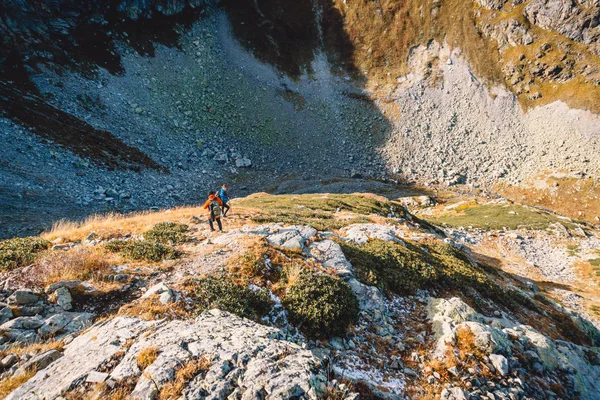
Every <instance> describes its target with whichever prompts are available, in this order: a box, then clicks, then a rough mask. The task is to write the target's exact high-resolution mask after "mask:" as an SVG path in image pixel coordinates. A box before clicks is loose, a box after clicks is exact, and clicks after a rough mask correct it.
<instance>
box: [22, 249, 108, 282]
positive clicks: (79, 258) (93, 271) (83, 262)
mask: <svg viewBox="0 0 600 400" xmlns="http://www.w3.org/2000/svg"><path fill="white" fill-rule="evenodd" d="M116 260H117V257H115V256H114V255H112V254H110V253H107V252H104V251H102V250H101V249H99V248H95V247H77V248H74V249H72V250H69V251H51V252H48V253H46V254H45V255H44V257H43V258H42V259H41V260H40V261H39V262H38V263H37V265H36V268H33V269H32V270H31V276H30V277H29V279H31V280H32V281H33V282H38V283H39V284H40V285H43V286H46V285H49V284H51V283H54V282H58V281H64V280H84V281H85V280H89V279H95V280H101V278H102V276H103V275H104V274H105V273H107V272H108V271H110V268H111V266H112V265H113V264H112V263H111V261H116Z"/></svg>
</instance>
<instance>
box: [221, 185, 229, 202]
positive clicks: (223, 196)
mask: <svg viewBox="0 0 600 400" xmlns="http://www.w3.org/2000/svg"><path fill="white" fill-rule="evenodd" d="M219 197H220V198H221V201H222V202H223V203H229V197H227V191H226V190H225V189H223V188H221V189H219Z"/></svg>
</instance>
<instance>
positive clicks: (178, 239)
mask: <svg viewBox="0 0 600 400" xmlns="http://www.w3.org/2000/svg"><path fill="white" fill-rule="evenodd" d="M187 231H188V226H187V225H185V224H177V223H175V222H161V223H159V224H156V225H154V226H153V227H152V229H150V230H149V231H147V232H146V233H144V239H146V240H150V241H154V242H159V243H163V244H180V243H185V242H187V241H188V236H187Z"/></svg>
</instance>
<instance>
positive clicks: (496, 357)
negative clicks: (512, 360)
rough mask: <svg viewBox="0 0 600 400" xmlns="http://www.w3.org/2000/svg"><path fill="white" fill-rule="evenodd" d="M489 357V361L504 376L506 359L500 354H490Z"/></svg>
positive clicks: (506, 366)
mask: <svg viewBox="0 0 600 400" xmlns="http://www.w3.org/2000/svg"><path fill="white" fill-rule="evenodd" d="M489 358H490V362H491V363H492V365H493V366H494V368H495V369H496V371H498V373H499V374H500V375H502V376H505V375H507V374H508V360H507V359H506V357H504V356H503V355H501V354H490V356H489Z"/></svg>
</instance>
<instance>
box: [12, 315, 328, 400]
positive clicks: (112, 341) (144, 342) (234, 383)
mask: <svg viewBox="0 0 600 400" xmlns="http://www.w3.org/2000/svg"><path fill="white" fill-rule="evenodd" d="M284 337H285V335H284V334H283V333H282V332H281V331H279V330H278V329H275V328H270V327H266V326H263V325H259V324H256V323H254V322H252V321H249V320H246V319H242V318H239V317H237V316H234V315H232V314H229V313H226V312H222V311H219V310H211V311H210V312H205V313H203V314H202V315H200V316H199V317H198V318H196V319H195V320H191V321H181V320H175V321H165V320H163V321H144V320H141V319H139V318H130V317H117V318H115V319H111V320H107V321H103V322H101V323H98V324H96V325H95V326H93V327H92V328H91V329H90V330H88V331H87V332H86V333H85V334H83V335H81V336H79V337H77V338H75V339H74V340H73V341H72V342H71V343H70V344H69V345H67V346H66V347H65V350H64V356H63V357H61V358H59V359H58V360H56V361H54V362H53V363H52V364H50V365H49V366H48V367H47V368H45V369H43V370H40V371H38V372H37V373H36V375H35V376H33V377H32V378H31V379H30V380H29V381H27V382H26V383H24V384H23V385H22V386H21V387H19V388H18V389H17V390H15V391H14V392H12V393H11V394H10V395H9V396H8V397H7V398H6V399H7V400H16V399H19V400H33V399H39V394H40V393H43V394H44V397H45V398H55V397H57V396H59V395H61V394H62V393H64V392H66V391H68V390H69V388H71V387H72V386H73V385H74V384H75V383H80V382H85V381H86V380H89V381H90V382H95V381H97V380H98V379H100V380H105V379H107V378H108V379H110V380H112V381H116V382H117V384H118V382H119V381H122V380H124V379H133V380H135V381H136V382H137V383H136V385H135V388H134V390H133V393H132V398H140V399H141V398H144V399H150V398H154V397H155V396H156V395H157V393H158V392H159V390H160V388H161V387H162V386H163V385H164V384H165V383H167V382H169V381H171V380H173V378H174V376H175V373H176V371H177V370H178V369H179V368H181V367H182V366H184V365H185V364H186V363H187V362H190V361H191V360H193V359H197V358H200V357H206V358H207V359H208V360H209V361H210V365H209V367H208V370H207V371H206V373H205V374H200V375H198V376H196V377H195V378H194V379H192V380H190V381H189V382H186V384H185V386H184V389H183V395H184V398H199V397H200V396H201V395H202V396H201V397H203V398H204V397H206V398H223V399H224V398H227V396H229V395H232V394H234V395H235V396H237V398H242V399H252V398H257V397H258V396H261V398H265V399H292V398H306V399H317V398H318V397H319V396H320V395H321V394H322V393H323V392H324V390H325V387H326V381H327V376H326V375H327V372H326V365H325V359H324V357H323V356H321V355H318V354H316V353H313V352H312V351H310V350H305V349H303V348H302V346H300V345H298V344H295V343H291V342H288V341H285V340H282V338H284ZM148 348H155V349H157V356H156V357H155V358H154V359H152V360H151V362H150V364H149V365H147V366H145V367H144V370H143V371H142V370H141V369H140V367H139V366H138V362H137V358H138V355H139V354H140V352H142V351H143V350H144V349H148ZM117 352H124V353H125V355H124V356H123V357H122V359H121V360H120V362H119V363H118V365H117V366H116V367H115V368H114V369H113V370H112V371H107V372H106V373H108V374H109V376H108V377H107V376H105V375H102V376H101V377H99V376H98V372H97V371H98V369H99V368H100V367H101V365H103V363H106V362H107V361H108V360H110V359H111V358H112V357H113V356H114V355H115V354H116V353H117Z"/></svg>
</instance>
